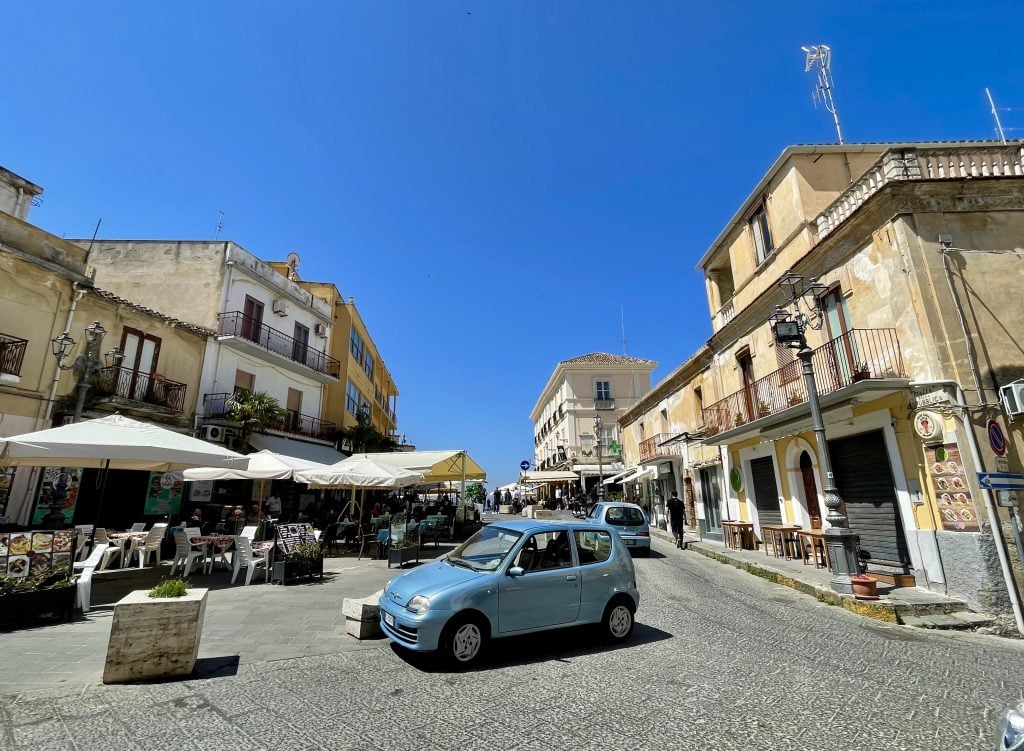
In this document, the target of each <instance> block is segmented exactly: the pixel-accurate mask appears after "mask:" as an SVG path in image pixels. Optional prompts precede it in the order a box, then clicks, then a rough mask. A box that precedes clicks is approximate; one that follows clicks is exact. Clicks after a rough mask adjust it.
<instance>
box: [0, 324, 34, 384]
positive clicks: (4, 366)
mask: <svg viewBox="0 0 1024 751" xmlns="http://www.w3.org/2000/svg"><path fill="white" fill-rule="evenodd" d="M27 346H28V340H27V339H19V338H18V337H16V336H8V335H7V334H0V375H12V376H20V375H21V363H22V362H23V361H24V359H25V348H26V347H27Z"/></svg>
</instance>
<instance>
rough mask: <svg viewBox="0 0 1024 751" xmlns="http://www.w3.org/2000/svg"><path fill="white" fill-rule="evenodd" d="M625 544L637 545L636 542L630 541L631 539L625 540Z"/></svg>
mask: <svg viewBox="0 0 1024 751" xmlns="http://www.w3.org/2000/svg"><path fill="white" fill-rule="evenodd" d="M623 542H624V543H626V544H627V545H634V544H636V541H635V540H630V539H626V540H623Z"/></svg>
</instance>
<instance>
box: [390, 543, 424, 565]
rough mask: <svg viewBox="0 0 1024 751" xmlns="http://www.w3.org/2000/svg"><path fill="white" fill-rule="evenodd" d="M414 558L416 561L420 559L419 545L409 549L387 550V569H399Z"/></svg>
mask: <svg viewBox="0 0 1024 751" xmlns="http://www.w3.org/2000/svg"><path fill="white" fill-rule="evenodd" d="M414 558H415V559H416V560H417V561H419V559H420V548H419V545H416V546H414V547H411V548H396V547H391V548H388V568H391V567H392V566H398V567H399V568H401V567H402V566H403V565H405V564H406V563H407V562H408V561H411V560H413V559H414Z"/></svg>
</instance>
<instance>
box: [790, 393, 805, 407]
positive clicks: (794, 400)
mask: <svg viewBox="0 0 1024 751" xmlns="http://www.w3.org/2000/svg"><path fill="white" fill-rule="evenodd" d="M787 401H788V402H789V406H790V407H795V406H796V405H798V404H803V402H804V401H806V400H805V399H804V397H803V396H802V395H801V394H798V393H796V392H793V393H792V394H790V395H789V396H788V397H787Z"/></svg>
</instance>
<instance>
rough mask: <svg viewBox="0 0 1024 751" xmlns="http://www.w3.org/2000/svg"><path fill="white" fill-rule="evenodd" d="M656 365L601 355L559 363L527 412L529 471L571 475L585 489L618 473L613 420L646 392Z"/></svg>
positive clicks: (616, 433)
mask: <svg viewBox="0 0 1024 751" xmlns="http://www.w3.org/2000/svg"><path fill="white" fill-rule="evenodd" d="M656 366H657V363H656V362H654V361H653V360H644V359H642V358H639V357H626V356H624V355H611V354H607V353H604V352H594V353H591V354H588V355H582V356H581V357H575V358H573V359H571V360H563V361H562V362H560V363H558V365H557V366H556V367H555V370H554V372H553V373H552V374H551V377H550V378H549V379H548V382H547V384H545V386H544V389H543V390H542V391H541V393H540V396H539V397H538V399H537V403H536V404H535V405H534V407H533V410H532V411H531V412H530V420H531V422H533V440H534V467H535V468H536V469H537V470H539V471H548V470H569V471H571V472H574V473H576V474H577V475H578V476H579V477H580V481H581V487H583V488H585V489H586V488H591V487H593V485H594V483H595V482H597V480H598V476H599V475H600V476H603V477H605V478H607V477H611V476H613V475H616V474H618V473H619V472H621V471H622V458H621V448H620V434H619V428H618V420H619V417H620V416H621V415H622V414H623V413H624V412H626V411H627V410H629V409H631V408H632V407H633V406H634V405H635V404H636V403H637V402H638V401H639V400H640V399H641V398H642V397H643V396H644V395H645V394H647V392H648V391H650V388H651V371H653V370H654V368H655V367H656ZM597 418H600V421H601V422H600V425H601V432H600V435H598V434H597V433H596V420H597ZM598 443H599V446H600V455H601V459H602V461H601V462H598ZM565 490H570V489H569V488H565Z"/></svg>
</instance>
